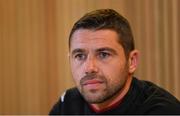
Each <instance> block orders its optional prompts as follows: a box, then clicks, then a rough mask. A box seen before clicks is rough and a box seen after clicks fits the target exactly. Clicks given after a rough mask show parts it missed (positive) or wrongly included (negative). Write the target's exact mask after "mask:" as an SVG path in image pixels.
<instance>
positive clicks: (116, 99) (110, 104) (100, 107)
mask: <svg viewBox="0 0 180 116" xmlns="http://www.w3.org/2000/svg"><path fill="white" fill-rule="evenodd" d="M131 82H132V77H131V76H128V78H127V80H126V83H125V84H124V87H123V88H122V89H121V90H120V91H119V92H118V93H117V94H116V95H115V96H113V97H112V98H110V99H108V100H107V101H105V102H103V103H99V104H91V106H92V107H93V109H94V110H96V111H101V110H104V109H108V108H110V107H113V106H114V105H116V104H117V103H119V102H120V101H121V100H122V98H123V97H124V96H125V95H126V93H127V92H128V90H129V88H130V85H131Z"/></svg>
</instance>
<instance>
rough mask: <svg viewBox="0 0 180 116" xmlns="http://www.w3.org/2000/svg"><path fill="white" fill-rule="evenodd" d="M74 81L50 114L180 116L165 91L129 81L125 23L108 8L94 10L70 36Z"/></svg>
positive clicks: (132, 57)
mask: <svg viewBox="0 0 180 116" xmlns="http://www.w3.org/2000/svg"><path fill="white" fill-rule="evenodd" d="M69 54H70V64H71V71H72V76H73V79H74V81H75V84H76V86H77V87H75V88H71V89H69V90H67V91H66V92H65V93H64V94H63V95H62V96H61V98H60V100H59V101H58V102H57V103H56V104H55V105H54V107H53V108H52V110H51V111H50V114H180V102H179V101H178V100H177V99H176V98H175V97H173V96H172V95H171V94H169V93H168V92H167V91H165V90H163V89H162V88H160V87H158V86H156V85H155V84H153V83H151V82H147V81H141V80H138V79H137V78H135V77H133V73H134V71H135V70H136V68H137V64H138V54H139V53H138V51H137V50H135V46H134V40H133V35H132V32H131V29H130V26H129V23H128V21H127V20H126V19H125V18H124V17H122V16H121V15H120V14H118V13H117V12H116V11H114V10H112V9H101V10H96V11H92V12H90V13H87V14H86V15H85V16H83V17H82V18H81V19H80V20H78V21H77V22H76V23H75V24H74V26H73V28H72V30H71V33H70V36H69Z"/></svg>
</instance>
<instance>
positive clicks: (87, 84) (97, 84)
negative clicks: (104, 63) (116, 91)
mask: <svg viewBox="0 0 180 116" xmlns="http://www.w3.org/2000/svg"><path fill="white" fill-rule="evenodd" d="M103 83H104V82H103V81H102V80H97V79H92V80H87V81H84V83H83V84H82V85H83V87H84V88H86V89H88V90H97V89H100V88H102V84H103Z"/></svg>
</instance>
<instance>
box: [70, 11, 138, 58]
mask: <svg viewBox="0 0 180 116" xmlns="http://www.w3.org/2000/svg"><path fill="white" fill-rule="evenodd" d="M78 29H90V30H101V29H111V30H113V31H115V32H117V34H118V36H119V39H118V41H119V43H120V44H121V45H122V47H123V48H124V51H125V55H126V57H127V58H128V57H129V53H130V52H131V51H132V50H134V48H135V45H134V39H133V34H132V31H131V27H130V25H129V22H128V21H127V19H125V18H124V17H123V16H121V15H120V14H119V13H117V12H116V11H115V10H113V9H99V10H95V11H92V12H89V13H87V14H85V15H84V16H83V17H82V18H80V19H79V20H78V21H77V22H76V23H75V24H74V26H73V28H72V30H71V32H70V36H69V48H70V44H71V37H72V35H73V33H74V32H75V31H76V30H78Z"/></svg>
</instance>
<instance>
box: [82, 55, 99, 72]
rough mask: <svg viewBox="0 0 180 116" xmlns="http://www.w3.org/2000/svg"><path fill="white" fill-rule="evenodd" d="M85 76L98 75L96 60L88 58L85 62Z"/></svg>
mask: <svg viewBox="0 0 180 116" xmlns="http://www.w3.org/2000/svg"><path fill="white" fill-rule="evenodd" d="M84 65H85V74H91V73H97V72H98V66H97V61H96V59H95V58H92V57H91V58H87V60H86V62H85V64H84Z"/></svg>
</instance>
